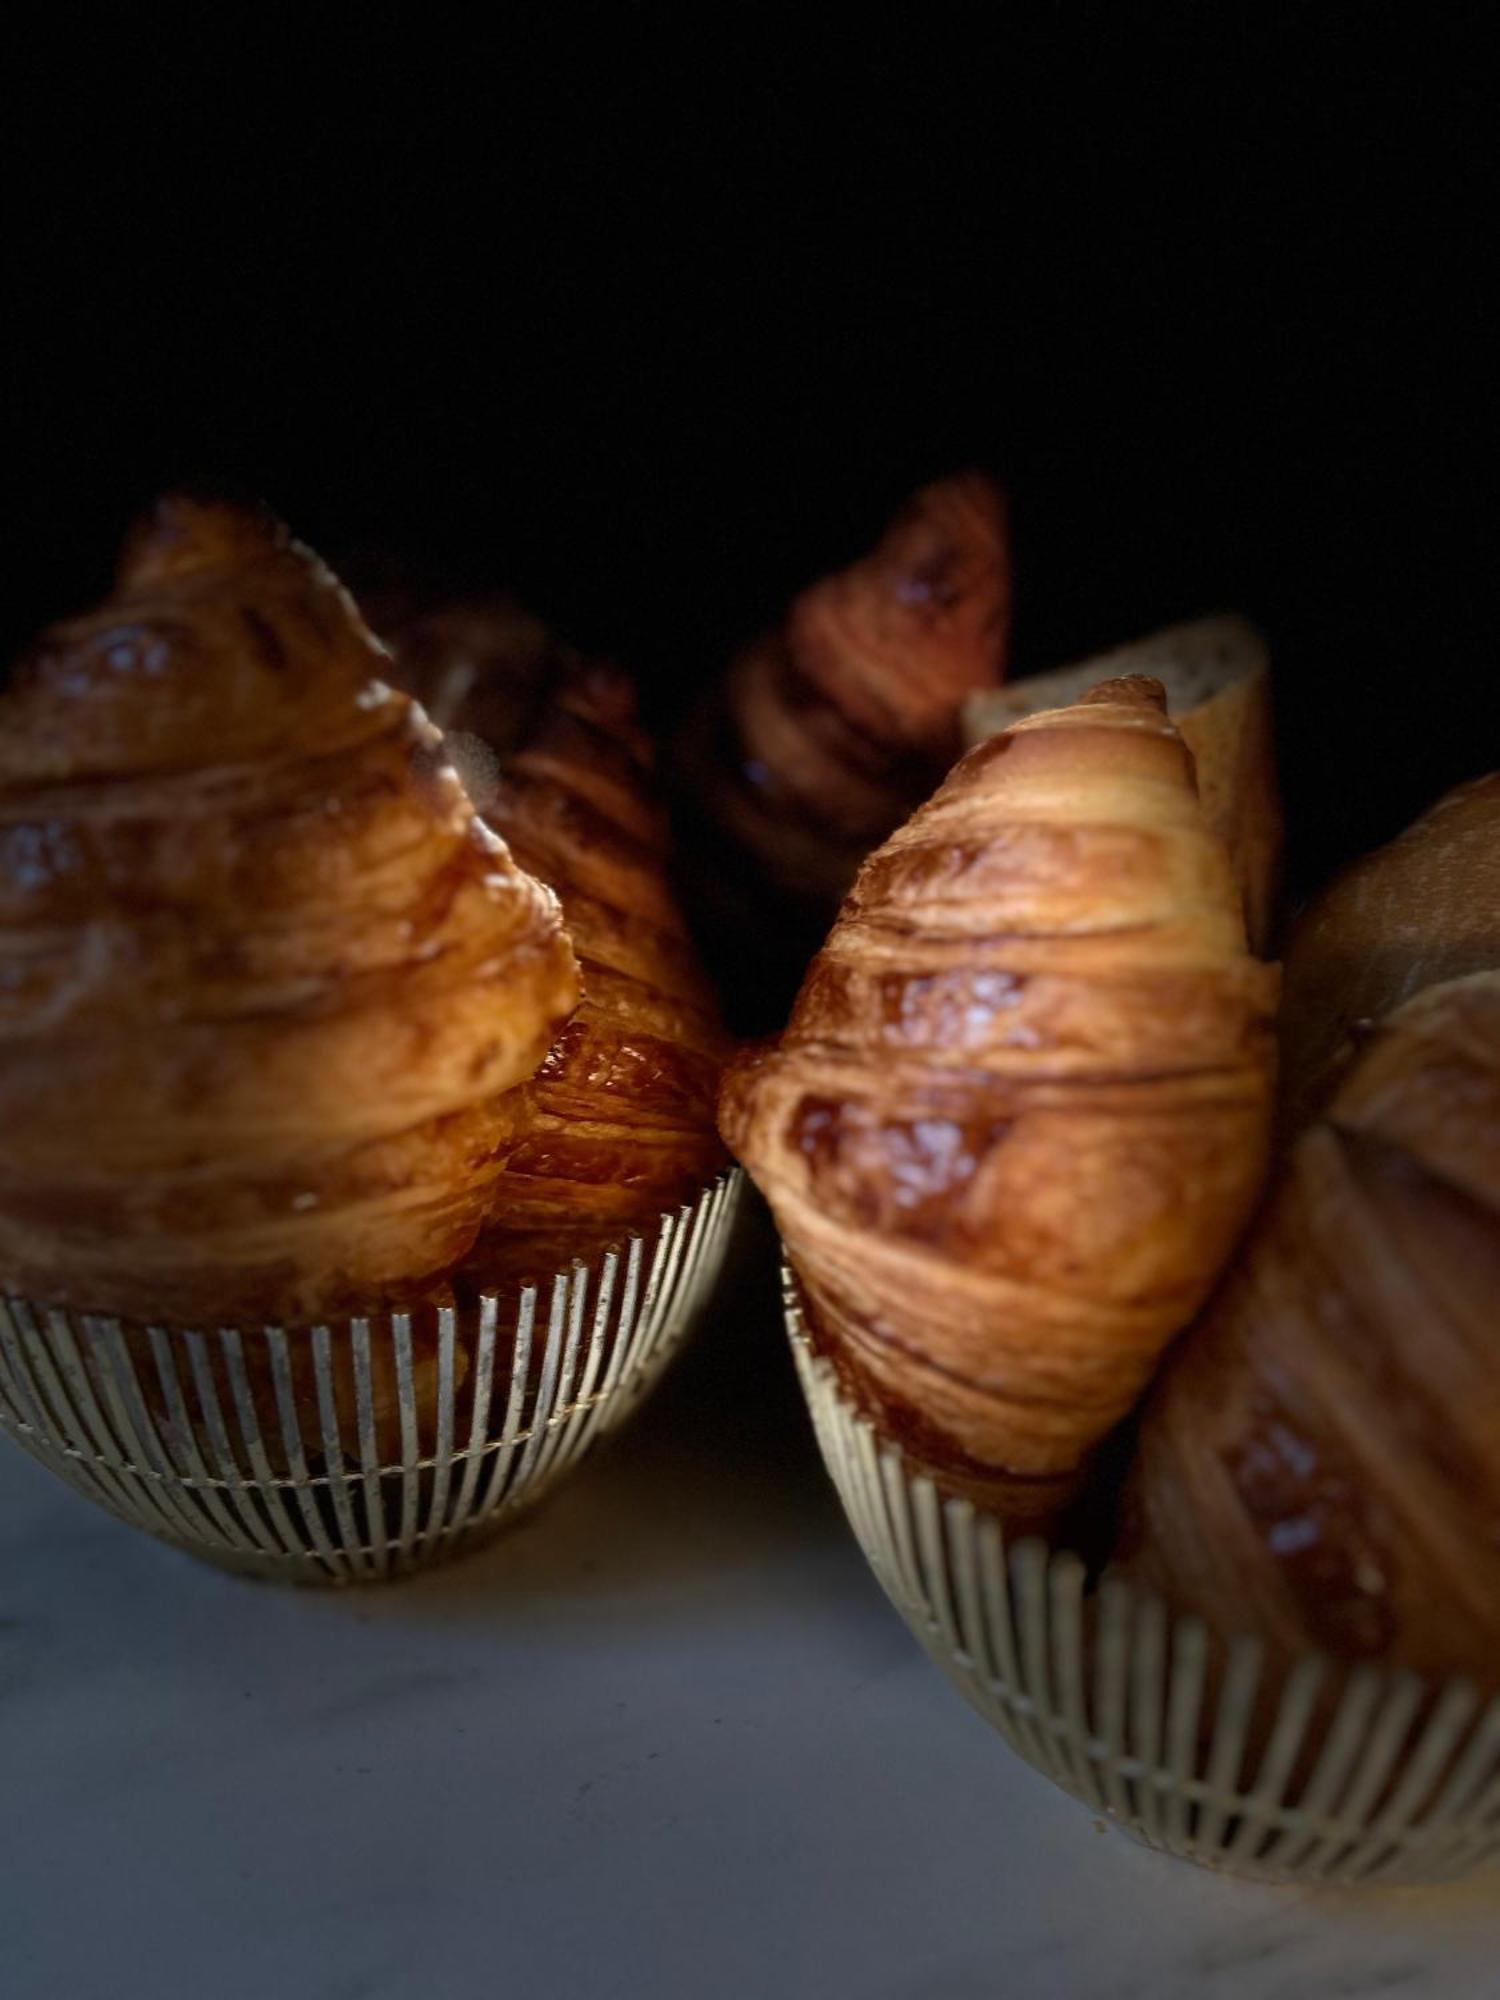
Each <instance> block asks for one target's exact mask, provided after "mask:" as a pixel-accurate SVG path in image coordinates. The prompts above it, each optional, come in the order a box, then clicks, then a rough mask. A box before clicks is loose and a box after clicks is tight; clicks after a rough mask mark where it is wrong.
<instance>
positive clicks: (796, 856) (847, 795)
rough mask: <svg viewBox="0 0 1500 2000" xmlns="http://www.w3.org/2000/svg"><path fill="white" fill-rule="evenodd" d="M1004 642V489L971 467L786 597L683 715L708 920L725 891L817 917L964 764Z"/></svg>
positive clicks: (683, 760)
mask: <svg viewBox="0 0 1500 2000" xmlns="http://www.w3.org/2000/svg"><path fill="white" fill-rule="evenodd" d="M1008 644H1010V544H1008V520H1006V500H1004V494H1002V492H1000V488H998V486H996V484H994V480H990V478H986V476H984V474H978V472H964V474H956V476H952V478H944V480H934V482H932V484H930V486H924V488H922V490H920V492H916V494H914V496H912V498H910V500H908V504H906V506H904V508H902V510H900V512H898V514H896V518H894V520H892V522H890V526H888V528H886V532H884V536H882V538H880V542H878V544H876V546H874V548H872V550H870V552H868V554H866V556H862V558H860V560H858V562H854V564H850V568H846V570H840V572H836V574H832V576H824V578H820V580H818V582H814V584H810V586H808V588H806V590H804V592H802V594H800V596H798V598H794V602H792V604H790V606H788V610H786V614H784V618H782V620H780V624H778V626H774V628H772V630H770V632H766V634H764V636H762V638H760V640H756V642H754V644H752V646H748V648H746V650H744V652H742V654H738V656H736V660H734V662H732V664H730V668H728V672H726V674H724V678H722V682H720V684H718V686H716V688H714V692H712V696H710V698H708V700H706V702H704V704H702V706H700V708H698V710H696V714H694V716H692V718H690V722H688V726H686V730H684V736H682V742H680V746H678V776H680V782H682V788H684V792H686V794H688V796H690V798H692V802H694V812H696V814H698V820H700V826H698V842H700V844H704V842H708V844H710V846H712V850H714V852H712V864H710V862H708V860H704V866H706V868H708V866H712V872H714V878H716V880H708V882H704V884H702V898H704V908H706V912H710V910H720V918H724V920H728V906H724V902H722V900H724V898H726V896H728V894H730V892H734V896H736V898H748V904H750V908H754V906H756V904H758V908H760V910H762V912H770V914H772V920H774V910H776V904H774V902H772V892H774V896H778V898H782V900H784V898H788V896H790V898H796V900H802V902H806V904H810V906H812V908H816V910H820V912H822V924H826V922H828V916H832V912H834V908H836V906H838V900H840V898H842V894H844V892H846V890H848V886H850V882H852V880H854V872H856V868H858V864H860V862H862V860H864V856H866V854H868V852H870V850H872V848H874V846H876V844H878V842H880V840H884V838H886V836H888V834H890V832H892V830H894V828H896V826H900V822H902V818H904V816H906V814H908V812H912V808H914V806H918V804H920V802H922V800H924V798H926V796H928V792H930V790H932V788H934V784H936V782H938V780H940V778H942V774H944V772H946V770H948V766H950V764H952V760H954V758H956V756H958V748H960V710H962V704H964V698H966V696H968V694H974V692H976V690H980V688H992V686H996V684H998V682H1000V678H1002V676H1004V670H1006V652H1008ZM726 872H728V878H730V880H728V882H726V880H718V878H720V876H724V874H726ZM756 886H758V888H756Z"/></svg>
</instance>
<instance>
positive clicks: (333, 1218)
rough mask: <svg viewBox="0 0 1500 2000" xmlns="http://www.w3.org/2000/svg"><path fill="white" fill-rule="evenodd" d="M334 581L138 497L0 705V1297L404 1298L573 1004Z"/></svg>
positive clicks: (239, 1314)
mask: <svg viewBox="0 0 1500 2000" xmlns="http://www.w3.org/2000/svg"><path fill="white" fill-rule="evenodd" d="M389 665H390V663H389V660H388V658H387V656H386V655H385V653H384V652H383V650H382V649H381V648H380V647H379V646H378V644H377V643H376V642H375V640H374V639H373V638H372V637H371V636H370V634H369V633H368V631H367V630H366V629H365V627H364V625H363V624H362V623H361V621H360V619H359V617H358V614H357V613H356V611H355V609H354V606H353V604H352V602H351V601H350V599H349V597H348V596H347V595H346V593H345V592H344V591H343V590H342V589H341V588H340V586H339V585H338V583H337V582H336V581H335V579H334V578H333V576H332V575H331V574H330V573H329V572H328V570H327V569H325V568H324V566H323V565H322V564H321V563H320V562H319V561H318V560H317V558H316V557H315V556H313V555H312V554H310V553H309V552H308V551H307V550H306V549H304V548H302V547H301V546H300V545H299V544H298V543H296V542H294V541H293V540H291V539H290V537H289V536H288V535H287V533H286V531H285V530H284V529H282V528H281V527H280V526H278V525H277V524H276V523H274V522H272V521H270V520H269V519H265V518H262V517H260V516H258V515H256V514H254V513H251V512H247V511H244V510H241V509H238V508H235V507H232V506H229V505H226V504H217V503H202V502H196V501H191V500H187V499H181V498H174V499H168V500H165V501H163V502H162V503H161V504H160V505H159V506H158V508H157V509H156V511H155V512H154V514H153V515H152V516H151V517H150V518H149V519H148V520H147V521H146V522H145V523H143V525H142V526H141V528H140V529H139V530H138V531H137V532H136V533H135V534H134V536H133V537H132V538H131V540H130V541H129V543H128V545H127V547H126V549H125V552H124V556H123V559H122V562H121V565H120V570H119V575H118V580H117V583H116V587H115V590H114V593H113V595H112V596H111V597H110V598H109V599H108V600H107V601H106V602H105V603H104V604H103V605H102V606H101V607H100V608H99V609H98V610H97V611H94V612H91V613H89V614H87V615H85V616H83V617H79V618H74V619H70V620H68V621H67V622H65V623H63V624H60V625H58V626H55V627H54V628H53V629H52V630H50V631H48V632H46V633H44V634H43V635H42V637H41V639H40V640H39V641H38V642H37V643H36V645H35V646H34V648H33V649H32V650H31V652H30V653H29V654H28V655H27V657H26V658H25V659H23V660H22V661H21V662H20V664H19V666H18V668H17V670H16V673H15V675H14V678H13V681H12V684H11V687H10V689H9V691H8V692H7V693H6V695H5V696H4V697H3V700H0V1122H3V1125H4V1129H5V1134H6V1143H5V1146H4V1148H3V1150H0V1283H3V1285H4V1288H5V1289H6V1290H7V1291H11V1292H14V1293H16V1294H19V1295H22V1296H25V1297H28V1298H30V1299H33V1300H36V1301H40V1302H43V1303H49V1304H59V1305H65V1306H69V1307H73V1308H77V1309H82V1310H92V1311H97V1312H101V1313H106V1314H117V1315H122V1316H125V1317H129V1318H135V1319H146V1320H151V1321H154V1322H158V1323H161V1324H165V1325H174V1324H175V1325H189V1326H215V1325H234V1326H255V1325H258V1324H260V1323H263V1322H280V1323H284V1324H288V1325H301V1324H305V1323H307V1322H309V1321H312V1320H315V1319H319V1318H322V1317H325V1316H336V1315H344V1314H348V1313H351V1312H358V1311H366V1312H368V1311H375V1310H377V1309H379V1308H381V1307H389V1306H400V1305H406V1304H409V1303H418V1302H420V1301H422V1300H424V1299H429V1298H430V1297H431V1296H432V1295H433V1293H434V1290H435V1288H439V1287H441V1286H442V1285H443V1284H444V1283H445V1282H446V1281H447V1279H448V1278H449V1276H450V1274H451V1273H452V1272H453V1270H454V1268H455V1267H456V1266H457V1265H458V1264H459V1263H460V1262H461V1260H462V1259H463V1258H464V1257H465V1256H467V1255H468V1253H469V1252H470V1251H471V1250H472V1248H473V1245H474V1242H475V1239H476V1238H477V1236H478V1234H479V1232H480V1229H481V1227H482V1225H483V1224H484V1223H485V1221H486V1219H487V1218H488V1216H489V1215H490V1213H491V1211H492V1208H493V1202H494V1198H495V1191H496V1186H497V1182H498V1180H499V1178H500V1176H501V1173H502V1170H503V1161H504V1149H505V1147H506V1146H507V1145H508V1144H510V1143H513V1142H514V1140H515V1138H516V1121H517V1118H518V1115H519V1114H520V1113H521V1112H522V1111H523V1110H524V1107H525V1100H524V1099H522V1098H520V1097H518V1096H517V1095H516V1094H515V1087H516V1086H517V1085H518V1084H521V1083H523V1082H524V1081H525V1080H526V1079H528V1078H529V1077H530V1076H531V1075H532V1074H533V1073H534V1072H535V1071H536V1070H537V1069H538V1067H539V1066H540V1065H541V1063H542V1062H543V1060H544V1058H545V1057H546V1056H547V1053H548V1051H549V1049H551V1048H552V1047H553V1046H555V1044H556V1041H557V1038H558V1035H559V1033H560V1032H561V1031H562V1029H563V1026H564V1024H565V1023H566V1021H567V1020H568V1018H569V1016H570V1014H571V1013H572V1011H573V1009H574V1007H575V1005H576V1003H577V999H578V972H577V967H576V964H575V962H574V957H573V952H572V949H571V947H570V945H569V943H568V940H567V937H566V935H565V933H564V930H563V926H562V920H561V915H560V912H559V909H558V906H557V902H556V899H555V897H554V896H553V895H552V894H551V892H550V891H548V890H547V889H545V888H543V887H542V886H541V885H540V884H539V883H537V882H536V881H534V880H533V879H532V878H531V877H530V876H529V875H527V874H526V873H524V872H523V871H522V870H521V869H520V868H519V867H518V866H517V865H516V863H515V862H514V861H513V860H512V858H511V856H510V855H509V853H508V852H507V851H506V849H505V847H504V845H503V844H502V843H501V842H500V841H499V840H498V839H497V838H496V837H495V836H494V835H493V834H492V833H491V832H489V831H488V830H487V829H486V828H485V826H484V825H483V824H482V823H481V822H480V820H479V819H478V817H477V816H476V814H475V811H474V809H473V806H472V804H471V803H470V801H469V799H468V798H467V797H466V795H465V793H464V790H463V787H462V785H461V784H460V783H459V780H458V778H457V777H456V775H455V774H454V772H453V770H452V768H451V766H450V765H449V763H448V761H447V760H446V758H445V757H444V755H443V752H442V748H441V743H440V739H439V737H438V733H437V731H436V730H435V729H434V728H433V727H432V726H431V725H430V724H429V723H428V722H427V720H426V719H425V717H424V716H423V715H422V714H421V712H420V710H419V709H417V708H416V707H415V706H414V705H413V703H412V702H411V701H410V700H409V699H408V698H407V697H406V696H405V695H403V694H398V693H396V692H395V691H394V690H393V689H392V688H391V687H390V686H388V685H387V684H386V681H387V676H388V673H389Z"/></svg>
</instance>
